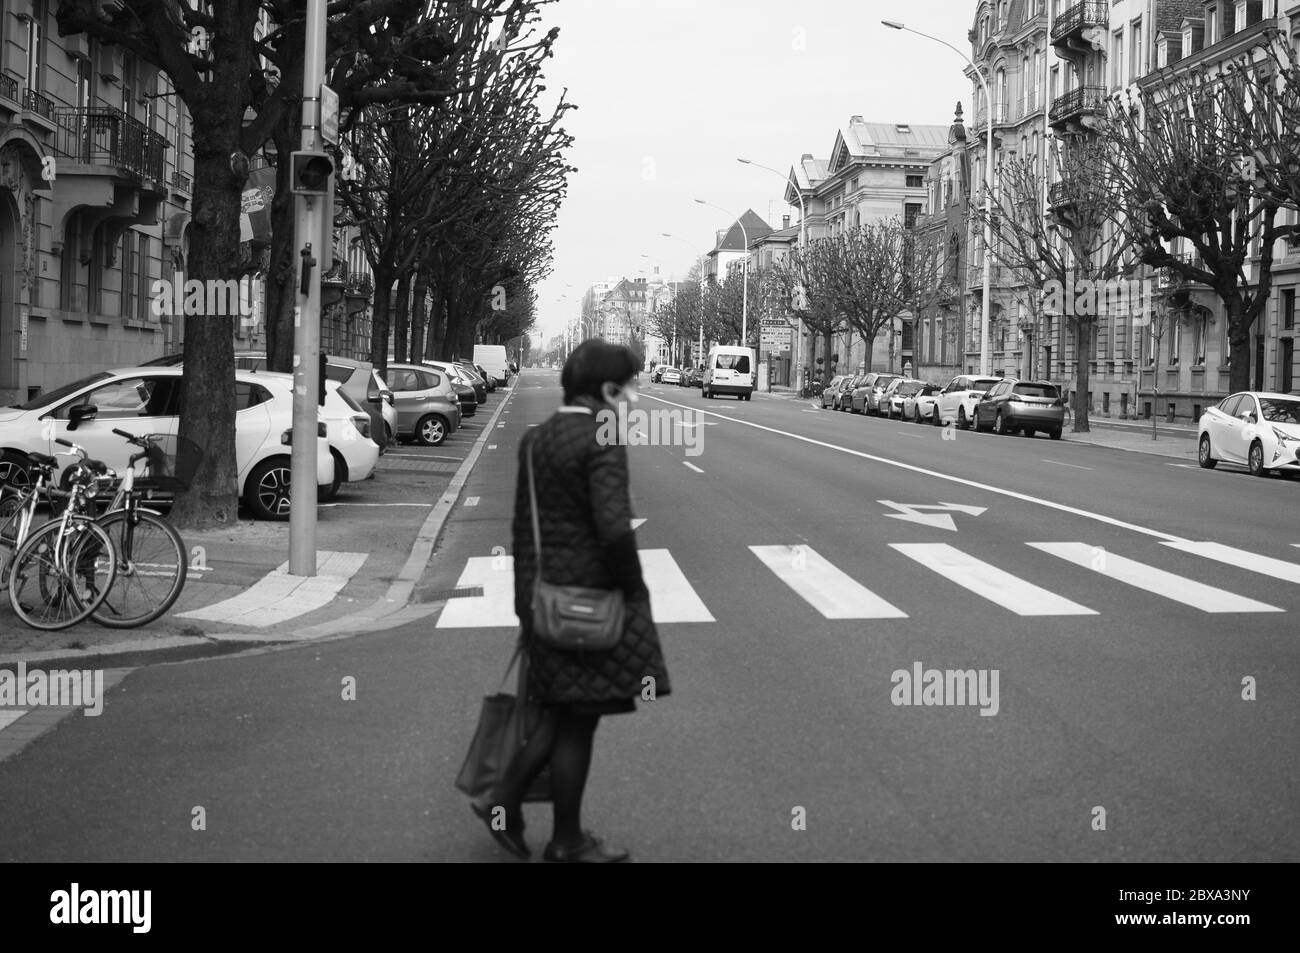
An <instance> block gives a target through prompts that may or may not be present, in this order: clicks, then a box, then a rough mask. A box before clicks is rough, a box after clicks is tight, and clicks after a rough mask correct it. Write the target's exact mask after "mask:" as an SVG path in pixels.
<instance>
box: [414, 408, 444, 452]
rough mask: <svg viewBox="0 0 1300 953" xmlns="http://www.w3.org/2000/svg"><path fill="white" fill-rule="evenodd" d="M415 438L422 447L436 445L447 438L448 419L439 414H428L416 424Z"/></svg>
mask: <svg viewBox="0 0 1300 953" xmlns="http://www.w3.org/2000/svg"><path fill="white" fill-rule="evenodd" d="M415 439H416V441H417V442H418V443H419V444H420V446H422V447H436V446H438V445H439V444H441V443H442V442H443V441H444V440H446V439H447V421H446V420H445V419H444V418H442V417H440V416H439V415H438V414H426V415H425V416H423V417H421V418H420V422H419V423H417V424H416V425H415Z"/></svg>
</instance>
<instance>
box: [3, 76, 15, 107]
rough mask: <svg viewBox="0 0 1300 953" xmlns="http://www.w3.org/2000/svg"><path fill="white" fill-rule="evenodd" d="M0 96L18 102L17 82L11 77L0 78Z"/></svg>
mask: <svg viewBox="0 0 1300 953" xmlns="http://www.w3.org/2000/svg"><path fill="white" fill-rule="evenodd" d="M0 96H4V97H5V98H6V99H12V100H13V101H14V102H18V80H16V79H14V78H13V77H12V76H0Z"/></svg>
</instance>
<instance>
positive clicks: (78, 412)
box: [68, 404, 99, 430]
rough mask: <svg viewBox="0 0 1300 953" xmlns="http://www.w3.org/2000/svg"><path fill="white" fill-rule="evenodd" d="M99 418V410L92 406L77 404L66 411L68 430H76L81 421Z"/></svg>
mask: <svg viewBox="0 0 1300 953" xmlns="http://www.w3.org/2000/svg"><path fill="white" fill-rule="evenodd" d="M98 416H99V408H98V407H96V406H95V405H94V404H77V405H76V406H75V407H72V408H70V409H69V410H68V429H69V430H76V429H77V428H78V427H80V426H81V424H82V422H83V421H86V420H94V419H95V418H96V417H98Z"/></svg>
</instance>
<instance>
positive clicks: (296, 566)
mask: <svg viewBox="0 0 1300 953" xmlns="http://www.w3.org/2000/svg"><path fill="white" fill-rule="evenodd" d="M306 39H307V43H306V51H305V55H304V58H303V69H302V139H301V140H300V141H301V145H302V148H303V149H308V150H318V151H319V150H323V149H324V141H323V140H322V138H321V130H320V125H321V103H320V90H321V86H322V84H323V83H324V82H325V0H307V37H306ZM331 181H332V179H331ZM327 203H328V198H327V197H318V196H311V195H298V196H296V197H295V200H294V205H295V208H294V225H295V228H294V244H295V245H296V246H297V247H298V248H299V249H300V252H299V261H300V267H302V268H311V266H312V265H314V264H315V263H316V262H317V261H319V260H321V258H320V256H321V253H322V251H323V249H321V248H314V247H313V244H312V243H313V242H316V243H319V242H321V240H322V237H323V236H324V221H325V206H326V204H327ZM307 277H308V281H307V282H306V285H307V290H306V291H305V292H304V291H303V290H302V282H299V285H298V297H297V301H296V302H295V305H296V306H295V308H294V322H293V446H292V448H291V450H290V455H289V480H290V487H291V490H292V492H291V495H290V498H289V574H290V575H293V576H314V575H316V440H317V426H318V425H317V420H318V417H319V410H318V407H319V403H318V396H317V395H318V394H319V392H320V372H321V368H320V269H319V268H312V271H311V273H310V275H308V276H307Z"/></svg>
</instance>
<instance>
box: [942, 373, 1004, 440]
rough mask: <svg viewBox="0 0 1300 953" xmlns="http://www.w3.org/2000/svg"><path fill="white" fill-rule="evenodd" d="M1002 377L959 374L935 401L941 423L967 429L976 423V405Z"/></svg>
mask: <svg viewBox="0 0 1300 953" xmlns="http://www.w3.org/2000/svg"><path fill="white" fill-rule="evenodd" d="M1001 380H1002V378H1001V377H976V376H974V375H971V374H958V375H957V376H956V377H954V378H953V379H952V380H951V381H949V382H948V386H947V387H945V388H944V389H943V390H941V391H939V397H938V399H937V400H935V402H934V408H935V413H936V414H937V415H938V421H937V423H939V424H949V423H955V424H956V425H957V426H958V427H960V428H961V429H963V430H965V429H967V428H968V427H973V426H974V425H975V406H976V405H977V404H978V403H979V402H980V398H981V397H983V396H984V395H985V393H987V392H988V389H989V388H990V387H992V386H993V385H994V384H997V383H998V382H999V381H1001Z"/></svg>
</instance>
